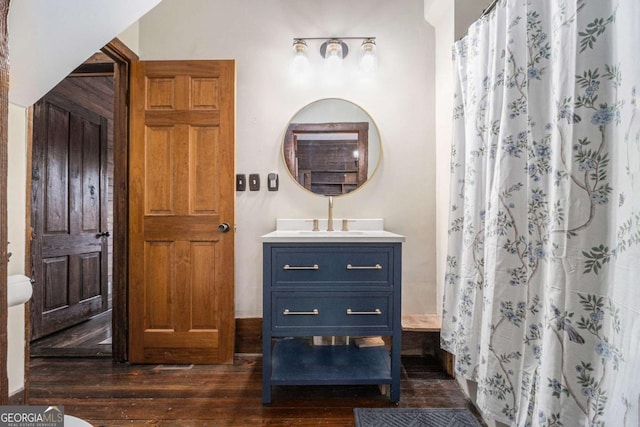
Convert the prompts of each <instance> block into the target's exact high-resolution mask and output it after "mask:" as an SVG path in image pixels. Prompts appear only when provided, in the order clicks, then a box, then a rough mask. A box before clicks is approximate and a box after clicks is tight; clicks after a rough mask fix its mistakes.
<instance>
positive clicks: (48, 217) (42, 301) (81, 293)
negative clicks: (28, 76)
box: [31, 93, 108, 339]
mask: <svg viewBox="0 0 640 427" xmlns="http://www.w3.org/2000/svg"><path fill="white" fill-rule="evenodd" d="M32 173H33V175H32V201H33V203H32V225H33V229H34V242H33V243H32V262H31V265H32V276H33V278H34V279H35V284H34V303H33V304H32V309H31V323H32V339H37V338H40V337H42V336H45V335H48V334H50V333H53V332H57V331H58V330H60V329H63V328H65V327H68V326H71V325H74V324H76V323H79V322H81V321H83V320H86V319H88V318H89V317H91V316H94V315H96V314H98V313H100V312H102V311H104V310H106V309H107V306H108V284H107V273H108V272H107V247H106V246H107V242H106V239H104V238H101V237H98V235H99V234H100V233H101V232H103V231H106V230H107V213H108V211H107V209H108V206H107V191H106V188H107V119H106V118H104V117H102V116H100V115H99V114H97V113H95V112H92V111H89V110H87V109H85V108H83V107H80V106H78V105H77V104H75V103H73V102H71V101H68V100H66V99H65V98H63V97H61V96H59V95H56V94H54V93H51V94H49V95H46V96H45V97H44V98H43V99H42V100H40V101H38V103H37V104H36V106H35V109H34V146H33V172H32Z"/></svg>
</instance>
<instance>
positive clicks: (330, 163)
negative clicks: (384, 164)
mask: <svg viewBox="0 0 640 427" xmlns="http://www.w3.org/2000/svg"><path fill="white" fill-rule="evenodd" d="M282 147H283V149H282V151H283V155H284V162H285V164H286V165H287V169H288V170H289V173H290V174H291V176H292V177H293V179H294V180H295V181H296V182H297V183H298V184H299V185H300V186H302V187H303V188H305V189H307V190H309V191H311V192H312V193H315V194H321V195H324V196H339V195H343V194H347V193H350V192H352V191H355V190H356V189H358V188H360V187H361V186H362V185H364V183H365V182H367V180H368V179H369V178H371V176H373V174H374V172H375V171H376V169H377V167H378V162H379V161H380V157H381V154H382V152H381V147H380V134H379V133H378V128H377V127H376V124H375V123H374V121H373V119H372V118H371V117H370V116H369V114H367V112H366V111H364V110H363V109H362V108H360V107H359V106H357V105H356V104H354V103H352V102H349V101H345V100H344V99H338V98H327V99H320V100H318V101H315V102H312V103H311V104H309V105H307V106H305V107H304V108H302V109H301V110H300V111H298V112H297V113H296V114H295V116H293V118H292V119H291V121H290V122H289V126H288V127H287V131H286V133H285V136H284V143H283V145H282Z"/></svg>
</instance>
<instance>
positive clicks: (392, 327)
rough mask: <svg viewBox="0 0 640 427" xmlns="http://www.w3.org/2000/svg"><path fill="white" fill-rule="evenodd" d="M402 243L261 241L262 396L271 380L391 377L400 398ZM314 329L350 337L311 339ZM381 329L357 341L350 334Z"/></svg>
mask: <svg viewBox="0 0 640 427" xmlns="http://www.w3.org/2000/svg"><path fill="white" fill-rule="evenodd" d="M401 250H402V247H401V243H395V242H394V243H316V242H312V243H263V371H262V374H263V377H262V378H263V379H262V381H263V385H262V401H263V403H270V402H271V387H272V386H274V385H277V386H284V385H307V384H308V385H311V384H313V385H319V384H332V385H346V384H388V385H390V398H391V401H393V402H398V401H399V400H400V347H401V346H400V338H401V330H402V327H401V321H400V319H401V309H400V297H401V264H402V260H401V257H402V254H401ZM313 336H338V337H344V336H349V337H350V340H349V344H348V345H335V346H331V345H313V343H312V339H311V337H313ZM366 336H385V337H389V338H390V343H391V350H389V349H388V348H387V347H385V346H380V347H365V348H359V347H357V346H356V345H355V339H354V337H366Z"/></svg>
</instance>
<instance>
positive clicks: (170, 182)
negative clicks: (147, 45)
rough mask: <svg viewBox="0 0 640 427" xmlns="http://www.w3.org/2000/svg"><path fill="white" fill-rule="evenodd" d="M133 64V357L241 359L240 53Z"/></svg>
mask: <svg viewBox="0 0 640 427" xmlns="http://www.w3.org/2000/svg"><path fill="white" fill-rule="evenodd" d="M132 71H133V78H132V85H131V87H132V93H131V96H132V102H131V110H132V117H131V132H132V134H131V135H132V136H131V156H130V193H129V194H130V218H129V223H130V244H129V254H130V281H129V288H130V304H129V307H130V313H129V321H130V340H129V348H130V355H129V358H130V361H132V362H134V363H232V361H233V347H234V346H233V338H234V337H233V335H234V300H233V293H234V282H233V281H234V267H233V265H234V263H233V246H234V241H233V231H231V232H230V233H226V234H223V233H221V232H219V231H218V225H219V224H220V223H222V222H227V223H233V219H234V197H235V190H234V173H235V168H234V151H235V146H234V100H233V97H234V95H233V94H234V84H235V83H234V79H235V75H234V74H235V66H234V63H233V61H151V62H144V61H142V62H140V63H138V64H135V65H134V67H133V69H132Z"/></svg>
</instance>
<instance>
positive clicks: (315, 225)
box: [306, 219, 320, 231]
mask: <svg viewBox="0 0 640 427" xmlns="http://www.w3.org/2000/svg"><path fill="white" fill-rule="evenodd" d="M306 222H313V229H312V230H311V231H320V221H319V220H318V219H312V220H307V221H306Z"/></svg>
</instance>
